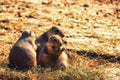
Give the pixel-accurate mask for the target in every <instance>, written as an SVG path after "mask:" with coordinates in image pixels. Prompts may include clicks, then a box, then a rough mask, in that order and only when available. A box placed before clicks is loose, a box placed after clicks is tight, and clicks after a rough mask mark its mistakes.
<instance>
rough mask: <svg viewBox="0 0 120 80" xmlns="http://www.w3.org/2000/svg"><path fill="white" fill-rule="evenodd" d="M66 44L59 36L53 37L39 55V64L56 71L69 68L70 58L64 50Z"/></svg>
mask: <svg viewBox="0 0 120 80" xmlns="http://www.w3.org/2000/svg"><path fill="white" fill-rule="evenodd" d="M65 43H66V42H65V41H64V40H63V39H62V38H61V37H60V36H59V35H51V36H50V37H49V39H48V42H46V44H45V45H44V47H43V48H42V49H41V51H40V53H39V56H38V59H37V64H38V65H40V66H42V67H51V68H54V69H59V68H61V67H63V68H67V65H68V56H67V54H66V53H65V52H64V51H63V48H62V45H63V44H65Z"/></svg>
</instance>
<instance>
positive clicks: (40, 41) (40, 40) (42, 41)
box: [35, 26, 65, 53]
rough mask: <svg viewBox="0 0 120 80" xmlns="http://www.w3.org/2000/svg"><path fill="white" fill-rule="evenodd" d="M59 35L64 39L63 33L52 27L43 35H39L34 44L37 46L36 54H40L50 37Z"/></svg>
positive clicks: (58, 28)
mask: <svg viewBox="0 0 120 80" xmlns="http://www.w3.org/2000/svg"><path fill="white" fill-rule="evenodd" d="M54 34H55V35H59V36H60V37H62V38H63V37H64V36H65V35H64V31H63V30H62V29H61V28H60V27H57V26H53V27H52V28H50V29H49V30H48V31H46V32H45V33H43V34H42V35H40V36H39V37H38V38H37V39H36V41H35V42H36V44H38V45H39V47H38V49H37V53H39V52H40V50H41V48H42V47H43V46H44V45H45V43H46V42H47V41H48V38H49V37H50V36H51V35H54Z"/></svg>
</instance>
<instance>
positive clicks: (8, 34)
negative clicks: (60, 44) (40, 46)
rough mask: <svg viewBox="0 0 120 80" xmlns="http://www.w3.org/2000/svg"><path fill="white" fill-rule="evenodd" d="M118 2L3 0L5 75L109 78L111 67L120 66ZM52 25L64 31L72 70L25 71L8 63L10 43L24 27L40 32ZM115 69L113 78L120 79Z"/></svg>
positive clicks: (0, 33)
mask: <svg viewBox="0 0 120 80" xmlns="http://www.w3.org/2000/svg"><path fill="white" fill-rule="evenodd" d="M30 1H32V2H30ZM116 5H118V6H116ZM119 6H120V4H119V3H117V0H115V1H113V3H112V4H111V3H110V2H109V0H66V1H65V0H54V1H52V0H1V1H0V46H1V48H0V79H2V80H16V79H18V80H24V79H26V80H109V79H110V78H111V76H109V75H107V73H108V72H109V71H108V70H106V69H107V68H119V67H120V64H119V62H120V33H119V32H120V19H119V18H120V12H119V11H120V7H119ZM116 9H117V10H118V12H116ZM52 26H60V27H61V28H63V29H64V31H65V34H66V36H65V39H66V40H67V42H68V44H67V45H66V46H65V48H66V53H67V54H68V55H69V63H70V66H69V68H68V69H67V70H65V71H51V69H44V68H39V67H37V68H34V69H31V70H29V71H25V72H21V71H17V70H11V69H9V68H8V66H7V64H8V55H9V52H10V49H11V47H12V45H13V44H14V43H15V41H16V40H17V39H18V38H19V36H20V35H21V32H22V31H24V30H26V29H30V30H33V31H35V33H36V34H37V36H38V35H40V34H42V33H43V32H45V31H46V30H48V29H49V28H51V27H52ZM115 70H117V73H119V72H120V71H119V69H115ZM111 71H112V70H111ZM114 72H116V71H113V72H110V74H111V75H112V78H111V79H112V80H115V79H119V78H120V76H119V75H116V74H113V73H114Z"/></svg>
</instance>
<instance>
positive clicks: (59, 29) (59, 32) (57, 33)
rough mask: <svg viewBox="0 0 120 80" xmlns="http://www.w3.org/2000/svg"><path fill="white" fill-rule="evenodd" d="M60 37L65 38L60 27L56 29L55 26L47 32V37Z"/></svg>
mask: <svg viewBox="0 0 120 80" xmlns="http://www.w3.org/2000/svg"><path fill="white" fill-rule="evenodd" d="M54 34H55V35H59V36H60V37H64V36H65V35H64V31H63V30H62V29H61V28H60V27H58V26H57V27H56V26H53V27H52V28H51V29H50V30H49V31H48V32H47V36H48V37H49V36H51V35H54Z"/></svg>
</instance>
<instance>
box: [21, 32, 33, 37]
mask: <svg viewBox="0 0 120 80" xmlns="http://www.w3.org/2000/svg"><path fill="white" fill-rule="evenodd" d="M21 37H22V38H26V37H35V33H34V32H33V31H30V30H26V31H23V33H22V36H21Z"/></svg>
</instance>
